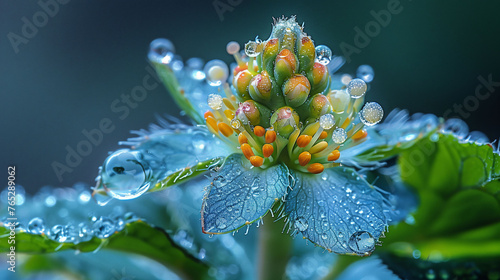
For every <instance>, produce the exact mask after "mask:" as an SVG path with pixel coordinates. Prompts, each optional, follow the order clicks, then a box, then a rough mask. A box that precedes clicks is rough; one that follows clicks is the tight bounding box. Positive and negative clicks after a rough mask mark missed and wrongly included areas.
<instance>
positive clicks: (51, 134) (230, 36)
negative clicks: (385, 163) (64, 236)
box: [0, 0, 500, 190]
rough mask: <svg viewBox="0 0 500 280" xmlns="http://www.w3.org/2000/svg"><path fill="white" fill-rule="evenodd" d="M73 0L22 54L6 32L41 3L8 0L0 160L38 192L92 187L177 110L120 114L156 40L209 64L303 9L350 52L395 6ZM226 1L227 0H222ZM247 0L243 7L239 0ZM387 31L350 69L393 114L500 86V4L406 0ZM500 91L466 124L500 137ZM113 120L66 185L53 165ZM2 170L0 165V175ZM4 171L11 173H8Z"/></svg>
mask: <svg viewBox="0 0 500 280" xmlns="http://www.w3.org/2000/svg"><path fill="white" fill-rule="evenodd" d="M101 2H104V1H97V0H92V1H76V0H73V1H70V2H69V3H67V4H65V5H60V7H59V8H60V10H59V12H58V13H57V14H56V15H55V16H54V17H53V18H50V19H49V21H48V23H47V24H46V26H44V27H42V28H40V29H39V30H38V33H37V34H36V36H35V37H34V38H32V39H29V42H28V43H27V44H22V45H20V46H19V53H17V54H16V53H15V52H14V50H13V48H12V46H11V45H10V42H9V40H8V38H7V34H8V33H9V32H14V33H16V34H19V35H20V34H21V28H22V26H23V22H22V21H21V18H22V17H27V18H28V19H31V18H32V16H33V14H34V13H35V12H37V11H39V10H41V8H40V6H39V5H38V4H37V2H36V1H13V0H1V2H0V15H1V16H0V35H1V37H0V38H1V39H0V95H1V101H0V114H1V126H0V129H1V132H0V133H1V134H0V137H1V138H0V143H1V145H0V156H1V157H0V158H1V166H0V167H1V169H3V170H5V176H3V175H2V176H0V180H4V181H5V182H6V181H7V179H6V178H7V175H6V171H7V166H8V165H11V164H14V165H16V166H17V182H18V183H19V184H22V185H23V186H25V187H26V188H27V189H29V190H36V189H39V188H40V187H42V186H44V185H52V186H70V185H72V184H73V183H75V182H77V181H84V182H88V183H92V182H93V179H94V177H95V175H96V174H97V167H98V166H99V165H100V164H101V163H102V161H103V160H104V158H105V157H106V155H107V152H108V151H111V150H115V149H117V142H118V141H120V140H124V139H126V138H127V137H128V136H129V135H130V134H129V132H128V131H129V130H131V129H140V128H145V127H146V126H147V125H148V124H149V123H151V122H154V114H155V113H169V114H172V115H178V110H177V108H176V107H175V106H174V104H173V102H172V100H171V99H170V97H169V96H168V95H167V94H165V90H164V89H163V88H161V87H158V88H157V89H155V90H153V91H152V92H151V93H150V94H149V95H148V97H147V99H146V100H145V101H143V102H141V103H140V104H139V106H138V107H137V108H136V109H132V110H131V112H130V115H129V116H128V117H127V118H126V119H124V120H120V119H119V118H118V115H117V114H116V113H113V112H112V111H111V110H110V104H111V102H113V100H115V99H117V98H119V97H120V95H121V94H123V93H125V94H129V93H130V92H131V89H132V88H133V87H134V86H136V85H140V84H141V83H142V78H143V77H144V76H145V75H147V72H146V71H145V70H144V68H145V67H146V66H147V61H146V54H147V50H148V44H149V42H150V41H151V40H153V39H155V38H157V37H165V38H169V39H171V40H172V41H173V42H174V44H175V45H176V48H177V53H178V54H180V55H181V56H182V57H184V58H189V57H192V56H199V57H202V58H204V59H206V60H209V59H214V58H221V59H223V60H225V61H227V62H230V61H231V57H230V56H229V55H227V53H226V52H225V45H226V43H227V42H228V41H230V40H235V41H238V42H240V43H244V42H246V41H248V40H250V39H253V38H255V36H256V35H259V37H260V38H263V39H266V38H267V37H268V36H269V33H270V30H271V23H272V17H279V16H281V15H287V16H289V15H297V19H298V21H299V22H305V31H306V32H307V33H308V34H310V35H311V36H312V37H313V39H314V40H315V43H316V44H325V45H328V46H330V47H331V49H332V50H333V52H334V53H336V54H341V51H340V48H339V44H340V43H341V42H346V43H349V44H351V45H353V44H354V42H353V40H354V36H355V31H354V28H355V27H356V26H357V27H359V28H361V29H364V28H365V25H366V24H367V23H369V22H370V21H373V20H374V18H373V16H372V15H371V14H370V11H372V10H373V11H379V10H382V9H386V8H387V3H388V1H385V0H384V1H329V2H327V1H250V0H241V1H236V0H233V1H232V3H233V4H234V3H236V4H238V5H236V6H235V7H234V9H233V10H232V11H227V12H225V13H224V14H223V16H224V20H223V21H221V20H220V18H219V16H218V14H217V12H216V9H215V8H214V5H213V3H214V2H213V1H107V2H105V3H101ZM220 2H223V3H228V2H230V1H227V0H220ZM239 2H240V3H239ZM400 3H401V4H400V5H401V7H402V9H403V10H402V11H401V13H399V14H397V15H393V16H392V18H391V22H390V23H389V25H388V26H387V27H384V28H382V29H381V31H380V33H379V34H378V35H377V36H375V37H374V38H372V39H371V42H370V44H369V45H368V46H367V47H365V48H364V49H362V51H361V53H360V54H354V55H353V56H352V61H351V63H349V64H347V65H346V66H344V68H343V69H342V70H343V71H347V72H350V73H353V72H354V71H355V69H356V68H357V66H358V65H360V64H370V65H372V66H373V67H374V69H375V81H374V82H373V83H372V89H371V91H370V92H369V93H368V96H367V100H369V101H375V100H376V101H378V102H379V103H380V104H381V105H382V106H383V107H384V109H385V110H386V112H389V111H390V110H392V109H394V108H396V107H399V108H408V109H410V111H411V112H413V113H415V112H426V113H434V114H437V115H442V114H443V113H444V112H445V111H446V110H447V109H449V108H452V106H453V104H455V103H456V104H462V103H463V102H464V99H465V98H466V97H467V96H470V95H473V94H474V91H475V88H476V86H477V85H479V81H478V79H477V78H478V76H483V77H485V78H486V77H487V76H488V75H490V74H491V75H492V78H493V80H494V81H498V82H500V71H499V62H500V59H499V50H500V40H499V38H498V37H499V31H500V28H499V27H500V19H499V16H498V15H499V12H500V2H498V1H417V0H413V1H408V0H402V1H401V2H400ZM499 93H500V87H498V88H497V90H496V92H493V93H492V94H491V96H490V97H489V98H488V99H487V100H484V101H481V102H480V104H479V107H478V109H477V110H476V111H473V112H470V116H469V117H468V118H466V119H465V121H466V122H467V123H468V124H469V125H470V127H471V129H472V130H481V131H483V132H485V133H486V134H487V135H488V136H489V137H490V139H497V138H498V137H500V129H499V128H500V124H499V121H500V112H499V111H500V110H499V108H498V107H499V105H500V102H499V101H500V97H499ZM103 118H110V119H111V120H112V121H113V124H114V125H115V126H116V129H115V130H114V131H113V132H112V133H110V134H107V135H105V137H104V140H103V142H102V143H101V144H100V145H98V146H97V147H94V148H93V151H92V153H91V154H90V155H89V156H86V157H85V158H83V161H82V163H81V164H80V165H78V166H77V167H76V168H75V169H74V171H73V172H72V173H67V174H64V175H63V181H62V182H59V180H58V179H57V177H56V176H55V174H54V172H53V170H52V167H51V163H52V162H54V161H59V162H64V160H65V159H64V158H65V155H66V153H67V152H66V150H65V147H66V146H67V145H69V146H71V147H75V146H76V145H77V143H78V142H79V141H81V140H83V139H84V136H83V135H82V133H81V131H82V130H83V129H87V130H90V129H94V128H97V127H98V123H99V121H100V120H101V119H103ZM2 173H4V172H3V171H1V170H0V174H2ZM2 178H4V179H2Z"/></svg>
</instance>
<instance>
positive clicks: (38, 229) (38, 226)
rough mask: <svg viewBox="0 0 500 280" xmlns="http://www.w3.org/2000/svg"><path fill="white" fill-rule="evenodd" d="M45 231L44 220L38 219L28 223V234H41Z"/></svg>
mask: <svg viewBox="0 0 500 280" xmlns="http://www.w3.org/2000/svg"><path fill="white" fill-rule="evenodd" d="M44 231H45V225H44V223H43V220H42V219H40V218H38V217H36V218H33V219H31V221H30V222H29V223H28V232H29V233H31V234H41V233H42V232H44Z"/></svg>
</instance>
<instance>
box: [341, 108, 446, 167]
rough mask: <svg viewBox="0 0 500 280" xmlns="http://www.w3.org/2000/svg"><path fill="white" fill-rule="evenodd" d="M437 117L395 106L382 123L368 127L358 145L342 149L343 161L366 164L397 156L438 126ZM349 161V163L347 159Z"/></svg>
mask: <svg viewBox="0 0 500 280" xmlns="http://www.w3.org/2000/svg"><path fill="white" fill-rule="evenodd" d="M439 122H440V121H439V119H438V118H437V117H436V116H435V115H431V114H421V113H419V114H414V115H412V116H410V115H409V114H408V111H406V110H398V109H395V110H393V111H392V112H390V113H389V115H387V117H386V119H385V120H384V122H383V123H381V124H378V125H376V126H373V127H368V128H367V131H368V137H367V139H366V141H364V142H363V143H362V144H360V145H358V146H356V147H354V148H349V149H347V150H345V151H343V152H342V153H341V154H342V156H341V159H342V160H343V161H344V162H345V163H358V164H360V165H366V164H369V163H370V162H373V161H381V160H385V159H388V158H391V157H393V156H396V155H398V154H399V153H401V151H403V150H406V149H408V148H410V147H411V146H413V145H414V144H415V143H417V142H418V140H419V139H422V138H423V137H426V136H428V135H429V134H430V133H432V132H433V131H435V130H436V129H437V128H438V124H439ZM351 161H353V162H351Z"/></svg>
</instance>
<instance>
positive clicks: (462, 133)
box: [443, 118, 469, 139]
mask: <svg viewBox="0 0 500 280" xmlns="http://www.w3.org/2000/svg"><path fill="white" fill-rule="evenodd" d="M443 132H444V133H451V134H453V135H455V136H456V137H457V138H458V139H464V138H465V137H467V135H468V134H469V127H468V126H467V124H466V123H465V122H464V121H463V120H461V119H456V118H451V119H448V120H446V122H445V123H444V127H443Z"/></svg>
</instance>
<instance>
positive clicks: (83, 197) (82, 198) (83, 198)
mask: <svg viewBox="0 0 500 280" xmlns="http://www.w3.org/2000/svg"><path fill="white" fill-rule="evenodd" d="M91 198H92V196H91V194H90V192H88V191H83V192H82V193H80V195H79V196H78V202H80V204H87V202H89V201H90V199H91Z"/></svg>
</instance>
